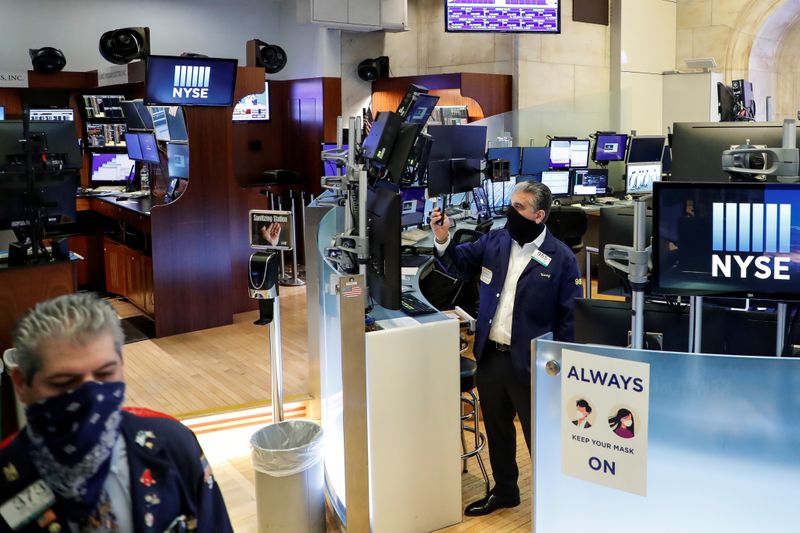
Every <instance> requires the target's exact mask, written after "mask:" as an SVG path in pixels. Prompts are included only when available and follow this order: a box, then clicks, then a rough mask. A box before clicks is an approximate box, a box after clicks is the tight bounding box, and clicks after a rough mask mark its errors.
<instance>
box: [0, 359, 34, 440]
mask: <svg viewBox="0 0 800 533" xmlns="http://www.w3.org/2000/svg"><path fill="white" fill-rule="evenodd" d="M16 354H17V351H16V350H15V349H14V348H8V349H7V350H6V351H5V352H3V363H5V367H6V372H8V377H9V378H10V377H11V371H12V370H14V369H15V368H17V367H18V366H19V364H18V363H17V359H16ZM2 371H3V364H0V372H2ZM14 402H15V403H16V407H17V426H18V427H20V428H22V427H24V426H25V424H27V423H28V422H27V419H26V418H25V405H23V403H22V402H20V401H19V397H18V396H17V394H16V393H14Z"/></svg>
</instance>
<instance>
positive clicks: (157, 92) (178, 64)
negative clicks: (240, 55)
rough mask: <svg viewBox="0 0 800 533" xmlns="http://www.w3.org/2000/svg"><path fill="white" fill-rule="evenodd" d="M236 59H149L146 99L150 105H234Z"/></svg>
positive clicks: (145, 85)
mask: <svg viewBox="0 0 800 533" xmlns="http://www.w3.org/2000/svg"><path fill="white" fill-rule="evenodd" d="M237 64H238V61H237V60H236V59H217V58H208V57H173V56H158V55H151V56H149V57H148V58H147V72H146V75H145V84H144V95H145V96H144V100H145V103H147V104H148V105H162V106H174V105H192V106H221V107H227V106H230V105H233V90H234V87H235V86H236V66H237Z"/></svg>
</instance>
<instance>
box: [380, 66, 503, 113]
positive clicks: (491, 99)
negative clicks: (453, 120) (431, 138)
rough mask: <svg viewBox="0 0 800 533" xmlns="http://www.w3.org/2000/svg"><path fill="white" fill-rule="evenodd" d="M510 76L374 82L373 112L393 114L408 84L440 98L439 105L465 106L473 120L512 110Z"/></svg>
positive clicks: (467, 75)
mask: <svg viewBox="0 0 800 533" xmlns="http://www.w3.org/2000/svg"><path fill="white" fill-rule="evenodd" d="M511 80H512V78H511V76H507V75H502V74H473V73H456V74H431V75H427V76H405V77H400V78H387V79H383V80H377V81H374V82H372V109H373V111H374V112H378V111H394V110H396V109H397V106H399V105H400V102H401V100H402V99H403V95H405V92H406V90H407V89H408V86H409V84H412V83H413V84H416V85H422V86H423V87H426V88H428V89H429V91H430V93H431V94H434V95H437V96H439V97H440V99H439V103H438V105H466V106H467V109H468V111H469V118H470V120H480V119H482V118H485V117H490V116H493V115H497V114H499V113H505V112H507V111H511Z"/></svg>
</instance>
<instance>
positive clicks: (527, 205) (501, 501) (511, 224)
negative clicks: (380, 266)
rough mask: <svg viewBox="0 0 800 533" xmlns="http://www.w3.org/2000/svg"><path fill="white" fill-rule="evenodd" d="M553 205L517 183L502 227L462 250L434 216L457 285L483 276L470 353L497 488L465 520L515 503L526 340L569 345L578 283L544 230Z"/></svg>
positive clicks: (527, 404) (537, 186)
mask: <svg viewBox="0 0 800 533" xmlns="http://www.w3.org/2000/svg"><path fill="white" fill-rule="evenodd" d="M551 204H552V194H551V193H550V189H549V188H548V187H547V186H546V185H543V184H541V183H535V182H522V183H518V184H517V185H516V187H515V188H514V192H513V193H512V195H511V207H510V208H509V209H508V214H507V219H508V220H507V222H506V226H505V228H503V229H498V230H493V231H490V232H489V233H488V234H486V235H484V236H482V237H481V238H480V239H479V240H478V241H476V242H473V243H468V244H462V245H459V246H456V245H455V244H453V243H452V242H451V241H450V235H449V232H448V228H449V225H450V224H449V221H448V220H447V216H446V215H445V217H444V223H443V224H441V225H440V224H439V222H440V221H441V218H442V215H441V213H440V212H439V211H438V210H434V212H433V214H432V217H431V228H433V232H434V235H435V237H436V242H435V248H436V252H437V255H439V256H440V258H441V260H442V262H443V264H444V266H445V268H447V270H448V271H449V272H450V273H451V274H453V275H454V276H457V277H459V278H462V279H463V278H469V277H470V276H472V275H473V274H475V273H477V272H480V304H479V308H478V319H477V331H476V334H475V344H474V348H473V351H474V353H475V358H476V359H477V361H478V375H477V382H478V393H479V395H480V402H481V407H482V410H483V419H484V423H485V427H486V435H487V438H488V440H489V459H490V462H491V464H492V472H493V475H494V480H495V486H494V488H493V489H492V490H491V491H490V492H489V494H488V495H487V496H486V497H485V498H482V499H480V500H478V501H475V502H473V503H471V504H469V505H468V506H467V508H466V510H465V514H466V515H467V516H480V515H486V514H489V513H491V512H493V511H495V510H496V509H499V508H502V507H516V506H517V505H519V501H520V499H519V487H518V486H517V478H518V477H519V470H518V468H517V462H516V448H517V446H516V443H517V440H516V431H515V429H514V415H515V414H516V415H518V416H519V419H520V423H521V424H522V430H523V432H524V433H525V442H526V444H527V445H528V451H529V452H530V447H531V442H530V436H531V420H530V416H531V369H530V351H531V349H530V346H531V339H533V338H535V337H538V336H539V335H542V334H544V333H547V332H550V331H552V332H553V336H554V337H555V339H556V340H560V341H571V340H572V339H573V315H572V310H573V305H574V301H575V298H577V297H579V296H580V295H581V292H582V291H581V277H580V272H579V270H578V262H577V260H576V259H575V255H574V254H573V253H572V250H570V248H569V247H568V246H566V245H565V244H564V243H562V242H561V241H559V240H558V239H556V238H555V237H554V236H553V235H551V234H549V233H548V231H547V229H546V228H545V222H546V220H547V217H548V215H549V214H550V206H551Z"/></svg>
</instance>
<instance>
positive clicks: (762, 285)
mask: <svg viewBox="0 0 800 533" xmlns="http://www.w3.org/2000/svg"><path fill="white" fill-rule="evenodd" d="M653 206H654V209H655V217H654V223H655V225H654V231H653V237H654V238H653V241H654V242H653V250H654V261H653V263H654V266H655V267H656V268H655V271H656V272H655V274H656V277H655V281H656V286H657V287H658V288H659V289H660V290H661V291H663V292H666V293H671V294H681V295H689V296H690V295H714V294H718V295H736V296H751V297H755V298H774V299H793V300H796V299H798V298H800V184H760V183H759V184H750V183H747V184H739V183H726V184H722V183H715V184H713V185H712V184H703V183H680V182H673V183H669V182H668V183H656V184H655V195H654V202H653Z"/></svg>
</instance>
